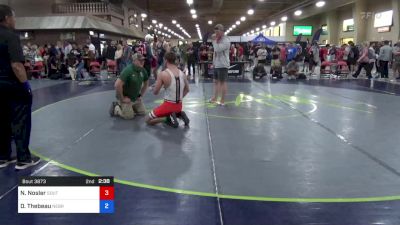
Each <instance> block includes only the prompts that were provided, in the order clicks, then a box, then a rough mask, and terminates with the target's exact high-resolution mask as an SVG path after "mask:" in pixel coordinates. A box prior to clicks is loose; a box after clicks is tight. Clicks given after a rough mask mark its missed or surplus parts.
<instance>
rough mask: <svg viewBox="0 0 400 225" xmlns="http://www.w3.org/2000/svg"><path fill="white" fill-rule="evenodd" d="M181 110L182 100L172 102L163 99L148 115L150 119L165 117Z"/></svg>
mask: <svg viewBox="0 0 400 225" xmlns="http://www.w3.org/2000/svg"><path fill="white" fill-rule="evenodd" d="M181 111H182V102H179V103H174V102H169V101H164V103H163V104H161V105H160V106H158V107H157V108H155V109H153V110H152V111H151V112H150V113H149V116H150V118H152V119H155V118H160V117H166V116H169V115H171V114H172V113H180V112H181Z"/></svg>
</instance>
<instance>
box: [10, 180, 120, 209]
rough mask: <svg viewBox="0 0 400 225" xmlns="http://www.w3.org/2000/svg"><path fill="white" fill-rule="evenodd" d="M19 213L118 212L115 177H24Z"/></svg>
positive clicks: (19, 194)
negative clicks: (115, 201)
mask: <svg viewBox="0 0 400 225" xmlns="http://www.w3.org/2000/svg"><path fill="white" fill-rule="evenodd" d="M18 213H114V177H78V176H77V177H20V178H19V184H18Z"/></svg>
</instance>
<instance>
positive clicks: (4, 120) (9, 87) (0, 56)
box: [0, 5, 40, 170]
mask: <svg viewBox="0 0 400 225" xmlns="http://www.w3.org/2000/svg"><path fill="white" fill-rule="evenodd" d="M14 29H15V16H14V11H13V10H12V9H11V8H10V7H9V6H7V5H0V108H1V109H0V168H4V167H7V166H8V165H10V164H12V163H14V162H17V163H16V165H15V169H17V170H22V169H26V168H28V167H31V166H34V165H37V164H38V163H39V162H40V158H38V157H34V156H31V153H30V151H29V139H30V134H31V106H32V90H31V87H30V85H29V82H28V80H27V76H26V71H25V68H24V64H23V62H24V61H25V59H24V55H23V53H22V48H21V44H20V40H19V35H18V34H16V33H15V32H14ZM12 139H14V141H15V145H16V147H17V159H15V158H11V140H12Z"/></svg>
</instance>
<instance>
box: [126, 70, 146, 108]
mask: <svg viewBox="0 0 400 225" xmlns="http://www.w3.org/2000/svg"><path fill="white" fill-rule="evenodd" d="M119 79H121V80H122V81H123V82H124V87H123V94H124V96H127V97H129V98H130V99H131V100H132V102H134V101H136V98H137V97H138V96H139V94H140V90H141V89H142V85H143V82H145V81H147V80H148V79H149V76H148V74H147V72H146V70H145V69H144V68H140V67H137V66H135V65H133V64H131V65H128V66H127V67H125V69H124V70H123V71H122V73H121V76H120V78H119Z"/></svg>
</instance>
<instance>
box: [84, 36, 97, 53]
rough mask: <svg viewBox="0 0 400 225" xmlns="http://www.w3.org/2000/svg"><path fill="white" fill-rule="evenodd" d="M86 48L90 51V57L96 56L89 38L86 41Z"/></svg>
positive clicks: (94, 48)
mask: <svg viewBox="0 0 400 225" xmlns="http://www.w3.org/2000/svg"><path fill="white" fill-rule="evenodd" d="M86 46H87V47H88V50H89V51H91V55H94V56H96V47H95V46H94V44H92V41H91V40H90V38H88V39H86ZM88 55H89V53H88Z"/></svg>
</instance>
